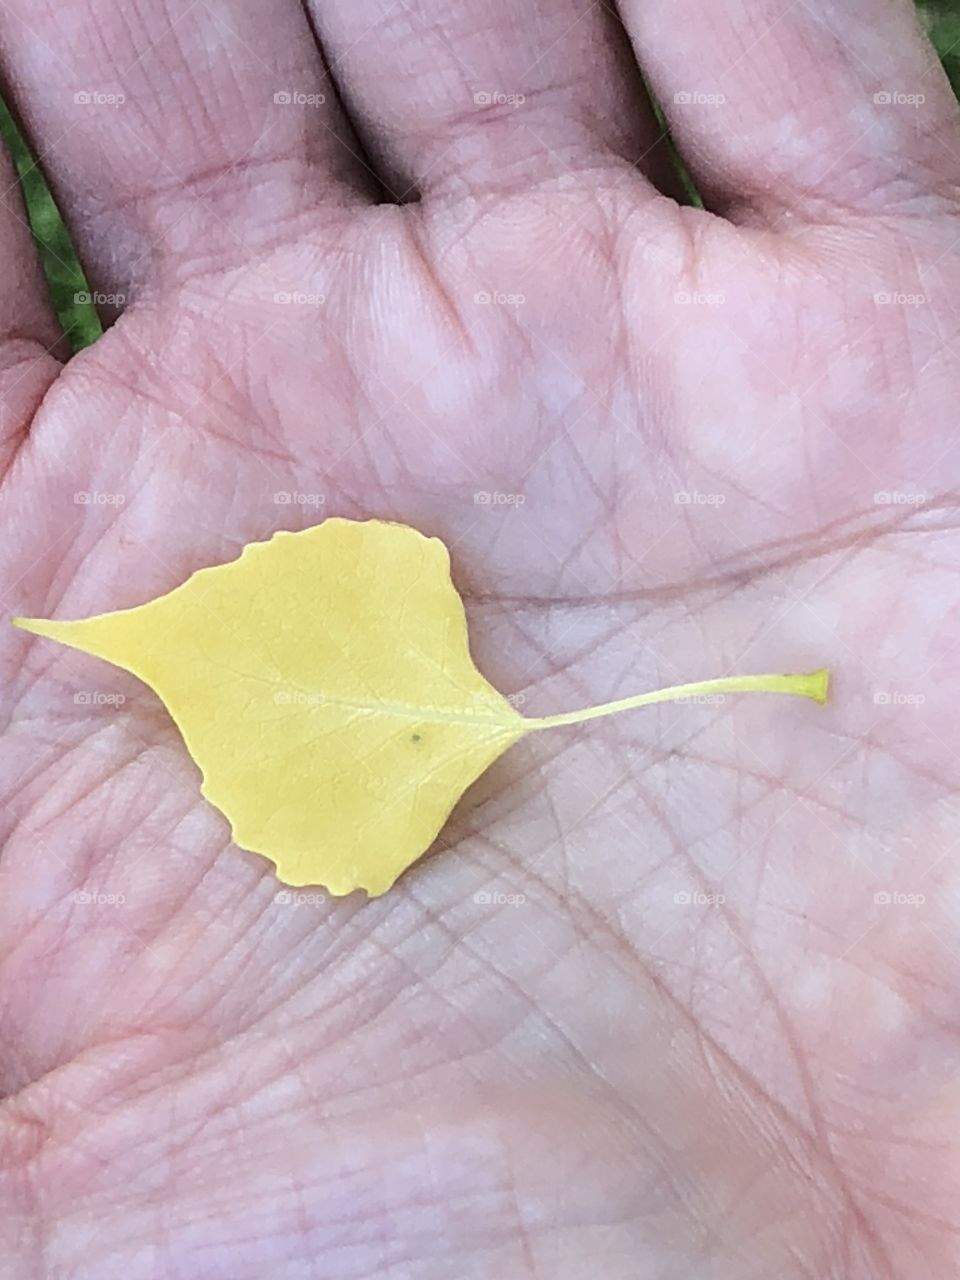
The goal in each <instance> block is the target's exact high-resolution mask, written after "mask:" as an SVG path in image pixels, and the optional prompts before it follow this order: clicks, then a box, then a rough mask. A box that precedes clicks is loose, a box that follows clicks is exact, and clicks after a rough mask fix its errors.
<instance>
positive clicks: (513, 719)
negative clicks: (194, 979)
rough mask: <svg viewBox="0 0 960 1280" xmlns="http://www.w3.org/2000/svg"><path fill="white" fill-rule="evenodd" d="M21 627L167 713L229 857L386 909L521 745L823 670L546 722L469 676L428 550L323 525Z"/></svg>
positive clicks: (379, 526)
mask: <svg viewBox="0 0 960 1280" xmlns="http://www.w3.org/2000/svg"><path fill="white" fill-rule="evenodd" d="M15 623H16V625H17V626H20V627H22V628H23V629H24V630H26V631H31V632H33V633H34V634H35V635H38V636H46V637H48V638H50V639H52V640H58V641H60V643H62V644H66V645H70V646H72V647H73V648H75V649H80V650H82V651H83V652H85V653H90V654H94V655H96V656H97V657H99V658H104V659H106V660H107V661H108V662H112V663H114V664H115V665H116V666H118V667H123V668H124V669H125V670H127V671H130V672H132V673H133V674H134V675H136V676H139V678H140V679H141V680H143V681H144V682H145V683H146V684H148V685H150V687H151V688H152V689H154V690H155V692H156V693H157V694H158V695H159V696H160V697H161V698H162V699H163V701H164V703H165V704H166V706H167V708H168V710H169V712H170V714H171V715H172V717H173V719H174V720H175V721H176V723H177V725H178V726H179V728H180V731H181V733H182V734H183V738H184V742H185V743H186V745H187V749H188V750H189V752H190V754H191V756H192V757H193V759H194V760H195V761H196V762H197V764H198V765H199V767H200V769H201V771H202V773H203V778H204V781H203V786H202V791H203V794H204V795H205V796H206V797H207V799H208V800H210V801H211V802H212V803H213V804H214V805H216V807H217V808H218V809H220V810H221V812H222V813H223V814H224V815H225V816H226V817H227V819H228V820H229V821H230V824H231V826H232V829H233V839H234V841H235V842H236V843H237V844H238V845H239V846H240V847H241V848H244V849H249V850H252V851H254V852H256V853H261V854H263V855H265V856H266V857H267V858H270V859H271V860H272V861H273V862H274V863H275V864H276V866H277V871H278V874H279V876H280V878H281V879H282V880H283V881H285V882H286V883H287V884H290V885H305V884H323V885H326V886H327V888H328V889H329V890H330V892H331V893H334V894H345V893H350V892H351V891H352V890H353V889H357V888H363V889H366V890H367V892H368V893H370V894H371V895H376V894H381V893H383V892H385V891H386V890H387V889H389V888H390V886H391V885H392V884H393V882H394V881H395V880H396V878H397V876H399V875H400V874H401V872H402V871H404V870H405V869H406V868H407V867H408V866H410V864H411V863H412V862H414V861H415V860H416V859H417V858H418V857H420V855H421V854H422V853H423V852H424V851H425V850H426V849H427V848H428V847H429V846H430V844H431V843H432V842H433V840H434V838H435V837H436V835H437V834H438V832H439V831H440V829H441V827H442V826H443V824H444V823H445V822H446V820H447V817H448V816H449V814H450V811H451V809H452V808H453V806H454V805H455V804H456V802H457V800H458V799H459V798H460V796H461V795H462V794H463V792H464V791H465V790H466V788H467V787H468V786H469V785H470V784H471V783H472V782H474V781H475V780H476V779H477V778H478V777H479V776H480V774H481V773H483V771H484V770H485V769H486V768H487V767H488V766H489V765H490V764H491V763H492V762H493V761H494V760H496V759H497V757H498V756H500V755H501V754H502V753H503V752H504V751H506V749H507V748H508V747H509V746H511V745H512V744H513V743H514V742H516V741H517V740H518V739H519V738H522V737H524V736H525V735H526V734H528V733H532V732H535V731H539V730H543V729H548V728H551V727H554V726H558V725H564V724H575V723H578V722H579V721H582V720H588V719H592V718H595V717H597V716H602V715H610V714H613V713H614V712H617V711H626V710H629V709H631V708H633V707H639V706H645V705H648V704H650V703H654V702H662V701H667V700H670V699H675V698H679V697H684V696H688V697H689V696H695V695H698V694H705V693H724V692H750V691H766V692H773V693H793V694H799V695H802V696H805V697H810V698H814V699H816V700H817V701H820V702H822V701H823V700H824V698H825V697H826V688H827V673H826V672H825V671H821V672H816V673H814V674H812V675H806V676H736V677H731V678H727V679H722V680H714V681H706V682H700V683H696V684H690V685H682V686H678V687H676V688H674V689H662V690H657V691H656V692H654V693H647V694H641V695H639V696H638V697H635V698H627V699H624V700H622V701H620V702H615V703H610V704H608V705H607V706H605V707H594V708H590V709H589V710H586V711H575V712H570V713H567V714H563V715H558V716H548V717H545V718H543V719H528V718H525V717H523V716H521V715H520V714H519V713H518V712H517V711H516V710H515V709H514V708H513V707H512V706H511V705H510V703H509V702H508V701H507V700H506V699H505V698H504V697H502V696H501V695H500V694H499V693H498V692H497V691H496V689H494V688H493V686H492V685H491V684H489V683H488V681H486V680H485V679H484V678H483V676H482V675H481V674H480V673H479V671H478V670H477V669H476V667H475V666H474V663H473V660H472V659H471V657H470V651H469V645H468V640H467V626H466V619H465V617H464V612H463V604H462V602H461V600H460V597H459V596H458V594H457V592H456V589H455V588H454V586H453V584H452V582H451V580H450V560H449V556H448V554H447V549H446V547H445V546H444V544H443V543H442V542H441V541H440V540H439V539H438V538H427V537H424V536H423V535H422V534H420V533H418V532H417V531H416V530H415V529H410V528H407V527H406V526H404V525H397V524H389V523H386V522H385V521H380V520H370V521H366V522H356V521H352V520H342V519H331V520H327V521H325V522H324V523H323V524H321V525H317V526H316V527H315V528H312V529H307V530H305V531H304V532H302V533H277V534H275V535H274V537H273V538H272V539H271V540H270V541H269V542H259V543H252V544H251V545H249V546H247V547H245V548H244V551H243V553H242V554H241V555H240V557H239V558H238V559H237V560H234V561H232V562H231V563H230V564H226V565H220V566H217V567H216V568H210V569H201V570H200V571H199V572H198V573H195V574H193V576H192V577H191V578H189V579H188V580H187V581H186V582H185V583H184V584H183V585H182V586H180V587H177V588H176V589H175V590H173V591H171V592H169V593H168V594H167V595H165V596H160V597H159V598H158V599H156V600H153V601H151V602H150V603H149V604H145V605H141V606H140V607H139V608H136V609H126V610H122V611H120V612H117V613H106V614H101V615H99V616H97V617H93V618H86V619H83V620H81V621H77V622H51V621H44V620H42V619H36V618H18V619H15Z"/></svg>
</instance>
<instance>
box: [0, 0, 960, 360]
mask: <svg viewBox="0 0 960 1280" xmlns="http://www.w3.org/2000/svg"><path fill="white" fill-rule="evenodd" d="M918 8H919V10H920V13H921V15H922V17H923V19H924V21H925V23H926V24H927V27H928V29H929V31H930V34H931V36H932V38H933V42H934V44H935V45H936V47H937V51H938V53H939V54H940V57H941V58H942V60H943V64H944V66H945V67H946V70H947V74H948V75H949V77H950V81H951V83H952V84H953V87H954V89H955V90H956V92H957V94H958V96H960V0H919V3H918ZM0 135H2V136H3V138H5V139H6V142H7V144H8V145H9V147H10V149H11V151H12V153H13V156H14V159H15V161H16V165H17V172H18V174H19V176H20V181H21V184H22V186H23V191H24V196H25V199H26V202H27V209H28V212H29V216H30V222H31V226H32V228H33V233H34V237H35V238H36V241H37V245H38V248H39V250H40V256H41V260H42V262H43V267H44V271H45V272H46V276H47V280H48V281H49V284H50V290H51V293H52V294H53V299H54V303H55V305H56V308H57V312H58V314H59V316H60V320H61V323H62V324H63V327H64V330H65V332H66V334H67V336H68V337H69V339H70V342H71V344H72V345H73V347H74V349H75V350H79V349H80V348H81V347H85V346H88V345H89V344H90V343H91V342H93V341H94V340H95V339H96V338H97V337H98V336H99V335H100V333H101V328H100V321H99V319H98V317H97V313H96V310H95V309H94V307H93V306H92V305H91V304H90V303H88V302H84V301H78V300H77V295H78V294H80V295H82V294H84V293H85V292H87V282H86V280H85V279H84V275H83V271H82V269H81V267H80V263H79V262H78V260H77V255H76V253H75V252H74V249H73V245H72V244H71V241H70V237H69V235H68V234H67V229H66V227H65V226H64V225H63V221H62V219H61V217H60V215H59V213H58V212H57V207H56V205H55V204H54V201H53V198H52V197H51V195H50V191H49V189H48V187H47V184H46V182H45V181H44V178H43V174H42V172H41V170H40V168H39V167H38V166H37V164H36V163H35V161H34V160H33V158H32V157H31V155H30V152H29V151H28V149H27V147H26V145H25V143H24V141H23V139H22V137H21V136H20V134H19V132H18V130H17V128H16V125H15V124H14V122H13V120H12V119H11V116H10V113H9V111H8V110H7V108H6V107H5V106H4V104H3V103H2V102H0ZM688 181H689V180H688Z"/></svg>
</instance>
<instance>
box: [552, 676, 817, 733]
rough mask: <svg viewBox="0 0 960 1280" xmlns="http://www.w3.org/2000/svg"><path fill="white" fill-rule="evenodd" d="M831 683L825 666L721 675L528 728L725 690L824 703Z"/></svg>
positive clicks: (579, 720) (578, 721) (577, 721)
mask: <svg viewBox="0 0 960 1280" xmlns="http://www.w3.org/2000/svg"><path fill="white" fill-rule="evenodd" d="M829 684H830V672H829V671H828V670H827V669H826V668H821V670H819V671H810V672H808V673H806V674H805V675H786V676H784V675H763V676H722V677H721V678H720V679H718V680H696V681H694V682H693V683H692V684H676V685H673V686H672V687H670V688H669V689H654V690H653V691H652V692H651V693H640V694H637V695H636V696H635V697H632V698H621V699H620V700H619V701H618V702H605V703H604V704H603V705H602V706H599V707H587V708H586V709H585V710H583V711H567V712H564V713H563V714H562V715H558V716H543V717H541V718H539V719H528V721H527V723H528V725H529V727H530V729H531V731H534V730H538V729H555V728H558V727H559V726H560V725H564V724H582V723H583V722H584V721H585V720H599V719H600V718H601V717H602V716H613V715H617V714H618V713H619V712H621V711H633V710H634V709H635V708H636V707H649V706H652V705H653V704H654V703H656V702H679V701H681V700H682V699H684V698H700V697H706V696H709V695H712V694H726V693H786V694H790V695H792V696H794V697H797V698H812V699H813V701H814V702H821V703H822V702H826V700H827V691H828V688H829Z"/></svg>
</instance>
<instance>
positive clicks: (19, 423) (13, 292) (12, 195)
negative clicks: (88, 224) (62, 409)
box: [0, 117, 63, 476]
mask: <svg viewBox="0 0 960 1280" xmlns="http://www.w3.org/2000/svg"><path fill="white" fill-rule="evenodd" d="M0 126H2V127H3V132H4V133H5V134H6V135H7V137H9V136H10V135H11V130H10V128H9V121H8V120H7V119H6V118H4V117H0ZM0 267H2V270H0V476H2V475H5V474H6V471H7V468H8V467H9V465H10V462H11V459H12V457H13V455H14V454H15V452H16V449H17V447H18V446H19V444H20V443H21V441H22V438H23V434H24V432H25V430H26V428H27V426H28V425H29V423H30V419H31V418H32V417H33V414H34V412H35V411H36V409H37V407H38V405H39V403H40V400H41V399H42V397H43V395H44V393H45V392H46V391H47V389H48V388H49V386H50V384H51V382H53V380H54V378H55V377H56V376H57V374H58V373H59V371H60V362H59V360H58V359H57V358H56V357H55V355H54V352H55V351H58V350H59V349H60V346H61V343H62V337H63V335H62V333H61V331H60V326H59V324H58V323H57V320H56V317H55V315H54V311H53V307H52V305H51V303H50V299H49V292H48V289H47V285H46V281H45V280H44V277H43V272H42V270H41V268H40V260H39V258H38V256H37V252H36V248H35V246H34V242H33V236H32V233H31V230H30V225H29V222H28V220H27V210H26V208H25V207H24V203H23V198H22V195H21V191H20V184H19V182H18V180H17V174H16V170H15V168H14V165H13V162H12V159H11V157H10V154H9V152H8V150H7V148H6V146H4V145H0Z"/></svg>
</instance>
